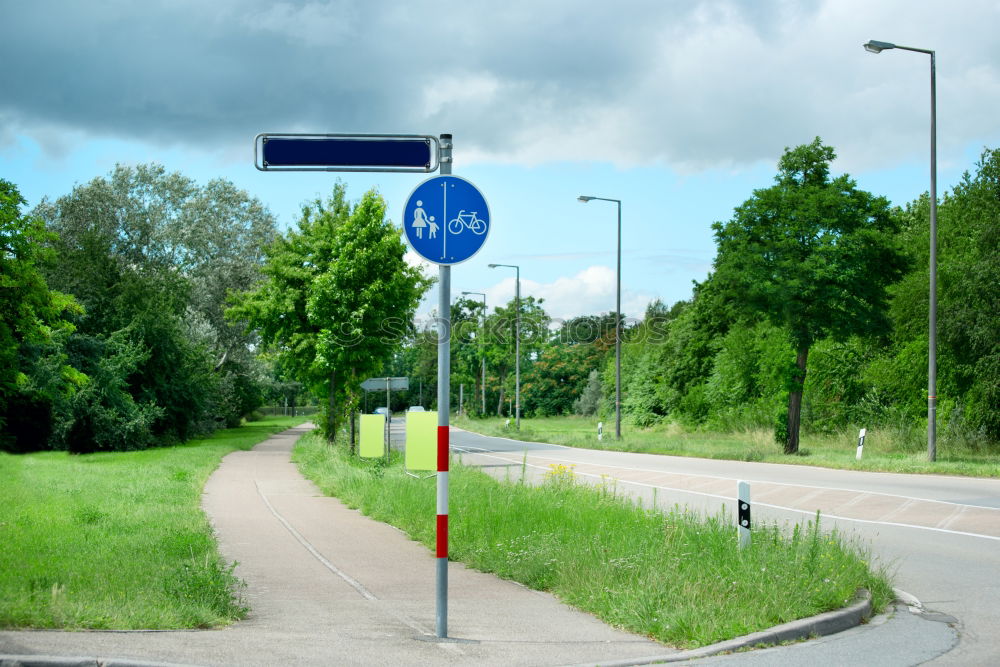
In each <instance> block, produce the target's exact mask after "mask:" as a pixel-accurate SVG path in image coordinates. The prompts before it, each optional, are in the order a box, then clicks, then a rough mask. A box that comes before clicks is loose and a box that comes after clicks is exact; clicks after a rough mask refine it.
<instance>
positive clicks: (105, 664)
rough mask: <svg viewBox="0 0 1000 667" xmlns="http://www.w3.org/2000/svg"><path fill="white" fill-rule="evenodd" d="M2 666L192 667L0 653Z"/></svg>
mask: <svg viewBox="0 0 1000 667" xmlns="http://www.w3.org/2000/svg"><path fill="white" fill-rule="evenodd" d="M0 667H192V666H191V665H179V664H177V663H173V662H149V661H145V660H119V659H116V658H66V657H61V656H52V655H0Z"/></svg>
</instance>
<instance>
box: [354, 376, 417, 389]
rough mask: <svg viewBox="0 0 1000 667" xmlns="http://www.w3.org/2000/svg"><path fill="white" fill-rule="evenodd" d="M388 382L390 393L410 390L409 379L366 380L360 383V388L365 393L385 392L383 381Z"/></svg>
mask: <svg viewBox="0 0 1000 667" xmlns="http://www.w3.org/2000/svg"><path fill="white" fill-rule="evenodd" d="M386 380H388V381H389V390H390V391H400V390H402V389H409V388H410V379H409V378H368V379H367V380H365V381H364V382H362V383H361V388H362V389H364V390H365V391H385V381H386Z"/></svg>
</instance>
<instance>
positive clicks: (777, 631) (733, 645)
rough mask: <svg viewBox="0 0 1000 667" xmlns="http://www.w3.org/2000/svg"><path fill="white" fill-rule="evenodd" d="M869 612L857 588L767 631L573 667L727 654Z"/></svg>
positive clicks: (843, 626)
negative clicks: (840, 601) (823, 608)
mask: <svg viewBox="0 0 1000 667" xmlns="http://www.w3.org/2000/svg"><path fill="white" fill-rule="evenodd" d="M871 614H872V596H871V593H870V592H868V591H867V590H866V589H861V590H859V591H858V593H857V595H856V596H855V598H854V602H852V603H851V604H849V605H848V606H846V607H844V608H843V609H837V610H835V611H828V612H824V613H822V614H818V615H816V616H810V617H809V618H800V619H799V620H797V621H790V622H788V623H782V624H781V625H776V626H774V627H773V628H770V629H768V630H762V631H760V632H754V633H752V634H749V635H743V636H742V637H736V638H734V639H727V640H726V641H724V642H719V643H718V644H711V645H709V646H702V647H701V648H696V649H691V650H689V651H681V652H679V653H668V654H664V655H651V656H646V657H643V658H630V659H628V660H619V661H616V662H601V663H585V664H582V665H576V666H574V667H630V666H631V665H651V664H655V663H663V662H683V661H685V660H693V659H695V658H707V657H708V656H712V655H718V654H719V653H731V652H733V651H738V650H740V649H745V648H752V647H756V646H758V645H761V644H765V645H773V644H780V643H781V642H786V641H795V640H798V639H809V638H810V637H822V636H825V635H832V634H836V633H838V632H843V631H844V630H849V629H851V628H853V627H856V626H858V625H860V624H861V622H862V621H865V620H867V619H868V618H870V617H871Z"/></svg>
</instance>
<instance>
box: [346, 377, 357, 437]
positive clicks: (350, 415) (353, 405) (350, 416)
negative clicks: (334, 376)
mask: <svg viewBox="0 0 1000 667" xmlns="http://www.w3.org/2000/svg"><path fill="white" fill-rule="evenodd" d="M356 382H357V371H356V370H353V369H352V370H351V384H352V385H353V384H354V383H356ZM350 402H351V410H350V412H349V413H348V417H347V418H348V419H350V420H351V456H354V451H355V449H354V443H355V429H354V415H356V414H357V413H358V411H357V408H356V405H357V401H356V399H355V395H354V394H353V393H352V394H351V398H350Z"/></svg>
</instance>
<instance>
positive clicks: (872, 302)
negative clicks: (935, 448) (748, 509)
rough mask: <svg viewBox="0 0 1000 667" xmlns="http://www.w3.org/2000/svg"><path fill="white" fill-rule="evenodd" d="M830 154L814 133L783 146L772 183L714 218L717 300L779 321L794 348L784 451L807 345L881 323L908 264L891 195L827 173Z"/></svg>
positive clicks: (793, 441) (796, 416) (793, 439)
mask: <svg viewBox="0 0 1000 667" xmlns="http://www.w3.org/2000/svg"><path fill="white" fill-rule="evenodd" d="M835 157H836V155H835V153H834V150H833V148H831V147H829V146H824V145H823V144H822V142H821V140H820V139H819V138H818V137H817V138H816V139H815V140H814V141H813V142H812V143H810V144H806V145H802V146H799V147H797V148H794V149H786V150H785V153H784V155H783V156H782V157H781V159H780V160H779V162H778V174H777V175H776V176H775V181H776V183H775V185H773V186H771V187H769V188H765V189H760V190H756V191H755V192H754V194H753V197H751V198H750V199H748V200H747V201H746V202H744V203H743V204H742V205H741V206H739V207H737V208H736V210H735V213H734V216H733V218H732V219H731V220H730V221H729V222H727V223H715V224H714V225H713V229H715V239H716V243H717V246H718V253H717V256H716V259H715V272H714V275H713V276H712V278H711V280H712V282H713V283H715V285H716V287H717V288H718V289H719V291H720V294H721V296H722V298H723V300H724V301H725V302H726V303H728V304H729V305H730V306H731V307H732V308H733V309H734V310H735V311H739V312H742V313H744V314H745V316H746V317H748V318H753V317H755V316H762V317H766V318H767V319H768V320H770V321H771V322H772V323H773V324H774V325H775V326H779V327H781V328H783V329H785V330H786V331H787V332H788V336H789V339H790V341H791V343H792V346H793V348H794V349H795V351H796V358H795V366H794V369H793V371H792V372H791V373H790V381H789V386H788V409H787V420H784V425H785V429H784V430H785V433H784V434H781V435H782V436H783V437H781V438H780V439H781V440H783V444H784V447H785V452H786V453H794V452H796V451H798V445H799V425H800V416H801V407H802V392H803V388H804V383H805V374H806V365H807V361H808V355H809V350H810V348H811V347H812V346H813V344H814V343H815V342H816V341H817V340H819V339H821V338H824V337H826V336H831V337H833V338H835V339H838V340H842V339H846V338H848V337H850V336H851V335H869V334H877V333H880V332H885V331H888V329H889V326H890V323H889V320H888V317H887V311H888V294H887V288H888V287H889V285H891V284H893V283H894V282H896V281H898V280H899V278H900V277H901V276H902V275H903V272H904V269H905V268H906V260H905V257H904V255H903V253H902V252H901V251H900V250H899V248H898V247H897V242H896V240H895V239H894V235H895V234H896V233H897V232H898V230H899V221H898V218H897V217H895V216H893V215H892V214H891V212H890V208H889V203H888V201H887V200H886V199H885V198H883V197H876V196H875V195H872V194H871V193H868V192H865V191H863V190H859V189H858V188H857V186H856V184H855V182H854V181H853V180H851V179H850V178H849V177H848V176H847V175H846V174H845V175H843V176H839V177H837V178H831V177H830V162H832V161H833V159H834V158H835ZM779 433H780V430H779Z"/></svg>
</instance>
